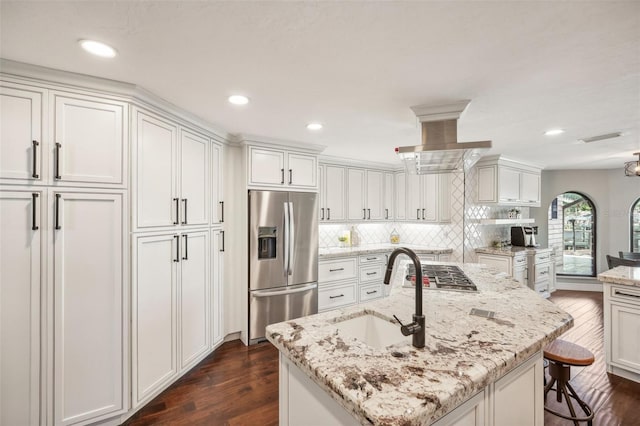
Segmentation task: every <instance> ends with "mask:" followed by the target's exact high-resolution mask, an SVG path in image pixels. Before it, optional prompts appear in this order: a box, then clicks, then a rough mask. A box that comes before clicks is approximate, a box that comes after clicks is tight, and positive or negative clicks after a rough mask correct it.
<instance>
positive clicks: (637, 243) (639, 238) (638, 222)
mask: <svg viewBox="0 0 640 426" xmlns="http://www.w3.org/2000/svg"><path fill="white" fill-rule="evenodd" d="M630 220H631V221H630V223H629V225H630V226H629V229H630V231H631V251H635V252H638V253H640V198H638V199H637V200H636V202H635V203H633V206H631V217H630Z"/></svg>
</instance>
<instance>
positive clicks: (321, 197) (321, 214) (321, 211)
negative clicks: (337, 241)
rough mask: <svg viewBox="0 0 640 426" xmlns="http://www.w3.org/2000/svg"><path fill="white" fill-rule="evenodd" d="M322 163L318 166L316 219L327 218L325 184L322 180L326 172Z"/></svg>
mask: <svg viewBox="0 0 640 426" xmlns="http://www.w3.org/2000/svg"><path fill="white" fill-rule="evenodd" d="M325 167H326V166H323V165H319V166H318V220H320V221H323V220H327V215H326V213H325V210H326V208H325V204H326V203H327V194H326V192H327V185H326V183H325V181H324V179H325V176H326V172H325Z"/></svg>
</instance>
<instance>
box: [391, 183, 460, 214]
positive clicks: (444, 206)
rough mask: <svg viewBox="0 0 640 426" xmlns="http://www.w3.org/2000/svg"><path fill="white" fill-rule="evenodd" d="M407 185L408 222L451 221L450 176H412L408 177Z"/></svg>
mask: <svg viewBox="0 0 640 426" xmlns="http://www.w3.org/2000/svg"><path fill="white" fill-rule="evenodd" d="M405 184H406V189H405V196H406V206H407V214H406V220H408V221H420V222H431V223H443V222H450V221H451V175H450V174H447V173H444V174H429V175H411V174H410V175H406V180H405ZM396 191H398V189H396ZM396 219H400V218H399V217H397V218H396Z"/></svg>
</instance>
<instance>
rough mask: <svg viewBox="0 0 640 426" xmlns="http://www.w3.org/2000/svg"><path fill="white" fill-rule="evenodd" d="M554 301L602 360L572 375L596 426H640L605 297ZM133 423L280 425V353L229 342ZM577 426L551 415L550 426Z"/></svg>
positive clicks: (575, 294) (637, 401)
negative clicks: (610, 356) (613, 361)
mask: <svg viewBox="0 0 640 426" xmlns="http://www.w3.org/2000/svg"><path fill="white" fill-rule="evenodd" d="M551 301H552V302H554V303H557V304H558V305H559V306H561V307H562V308H563V309H565V310H566V311H567V312H569V313H570V314H571V315H572V316H573V317H574V320H575V325H574V327H573V328H572V329H571V330H569V331H568V332H567V333H565V335H564V336H563V337H562V338H563V339H565V340H569V341H571V342H574V343H577V344H579V345H582V346H584V347H586V348H588V349H589V350H591V352H593V354H594V355H595V358H596V361H595V362H594V363H593V364H592V365H590V366H588V367H582V368H575V369H573V370H572V380H571V383H572V384H573V387H574V388H575V390H576V392H578V394H579V395H580V396H581V397H582V398H583V399H584V400H585V401H587V403H589V404H590V405H591V407H592V409H593V410H594V411H595V412H596V415H595V418H594V422H593V424H594V425H596V426H600V425H601V426H616V425H620V426H636V425H638V426H640V384H638V383H635V382H631V381H629V380H625V379H622V378H619V377H616V376H612V375H608V374H607V373H606V369H605V358H604V348H603V331H604V327H603V310H602V293H592V292H579V291H560V290H559V291H556V292H555V293H553V296H552V298H551ZM554 397H555V395H552V394H550V398H549V400H550V402H552V401H554ZM578 410H579V408H578ZM125 424H126V425H127V426H141V425H277V424H278V351H277V350H276V349H275V348H274V347H273V346H272V345H271V344H270V343H268V342H265V343H261V344H259V345H254V346H251V347H246V346H244V345H243V344H242V343H240V341H233V342H227V343H225V344H223V345H222V346H221V347H220V348H218V349H217V350H216V351H215V352H214V353H213V354H211V355H210V356H209V357H207V358H206V359H205V360H203V361H202V362H201V363H200V364H199V365H197V366H196V367H195V368H194V369H193V370H192V371H190V372H189V373H187V374H186V375H185V376H184V377H183V378H182V379H180V380H179V381H177V382H176V383H174V384H173V385H172V386H171V387H169V388H168V389H167V390H166V391H164V392H163V393H162V394H160V395H159V396H158V397H156V398H155V399H154V400H152V401H151V402H150V403H149V404H147V405H146V406H145V407H144V408H142V409H141V410H140V411H139V412H138V413H136V414H135V415H134V416H133V417H132V418H130V419H129V420H128V421H127V422H126V423H125ZM571 424H572V422H570V421H568V420H564V419H561V418H559V417H556V416H553V415H551V414H549V413H546V412H545V425H547V426H561V425H563V426H564V425H571ZM583 424H584V423H583ZM514 426H517V425H514Z"/></svg>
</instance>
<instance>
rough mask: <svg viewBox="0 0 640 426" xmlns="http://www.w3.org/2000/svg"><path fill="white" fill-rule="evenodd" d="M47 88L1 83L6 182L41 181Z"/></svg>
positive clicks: (0, 162)
mask: <svg viewBox="0 0 640 426" xmlns="http://www.w3.org/2000/svg"><path fill="white" fill-rule="evenodd" d="M46 96H47V94H46V91H45V90H43V89H38V88H34V87H29V86H21V85H6V84H5V83H4V82H3V83H2V86H0V112H1V113H0V178H1V179H2V180H3V181H4V182H5V183H41V182H42V181H43V179H44V178H45V176H44V173H45V170H44V169H43V166H44V165H45V163H46V157H45V153H46V152H47V151H46V149H43V143H44V140H43V134H42V128H43V110H42V108H43V103H44V102H46Z"/></svg>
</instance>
